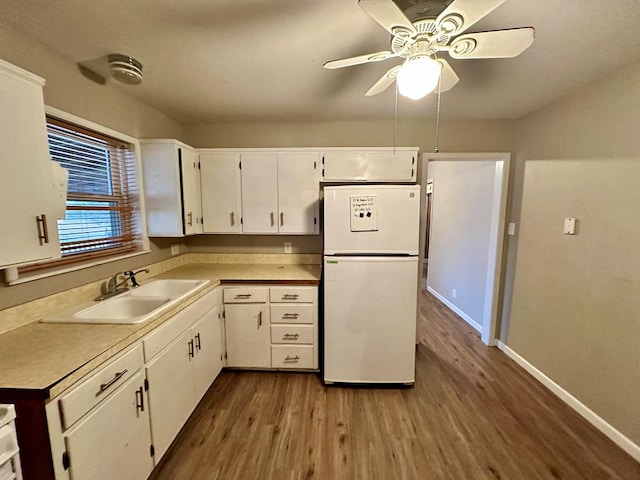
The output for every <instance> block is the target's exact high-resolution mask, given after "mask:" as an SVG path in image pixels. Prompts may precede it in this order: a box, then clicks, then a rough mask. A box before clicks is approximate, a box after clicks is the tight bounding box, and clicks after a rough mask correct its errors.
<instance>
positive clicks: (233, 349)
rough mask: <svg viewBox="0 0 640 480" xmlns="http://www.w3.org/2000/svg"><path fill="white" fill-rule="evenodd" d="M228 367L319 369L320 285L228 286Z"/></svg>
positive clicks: (226, 328)
mask: <svg viewBox="0 0 640 480" xmlns="http://www.w3.org/2000/svg"><path fill="white" fill-rule="evenodd" d="M223 296H224V319H225V320H224V322H225V332H226V346H227V366H229V367H235V368H273V369H283V370H296V369H300V370H317V369H318V288H317V287H315V286H295V287H292V286H278V287H266V286H247V287H238V286H234V287H226V288H225V289H224V292H223Z"/></svg>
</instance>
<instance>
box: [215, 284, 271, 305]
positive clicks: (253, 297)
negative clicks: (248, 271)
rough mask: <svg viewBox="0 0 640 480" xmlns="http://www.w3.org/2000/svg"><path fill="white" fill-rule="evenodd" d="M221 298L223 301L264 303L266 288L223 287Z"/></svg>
mask: <svg viewBox="0 0 640 480" xmlns="http://www.w3.org/2000/svg"><path fill="white" fill-rule="evenodd" d="M223 298H224V303H265V302H266V301H267V288H260V287H247V288H242V287H234V288H225V289H224V297H223Z"/></svg>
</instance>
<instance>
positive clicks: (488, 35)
mask: <svg viewBox="0 0 640 480" xmlns="http://www.w3.org/2000/svg"><path fill="white" fill-rule="evenodd" d="M534 38H535V30H534V29H533V28H532V27H525V28H514V29H511V30H495V31H493V32H480V33H469V34H467V35H461V36H459V37H458V38H456V39H455V40H454V41H453V42H451V46H450V49H449V55H451V57H452V58H511V57H516V56H518V55H520V54H521V53H522V52H524V51H525V50H526V49H527V48H529V46H531V44H532V43H533V40H534Z"/></svg>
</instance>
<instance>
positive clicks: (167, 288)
mask: <svg viewBox="0 0 640 480" xmlns="http://www.w3.org/2000/svg"><path fill="white" fill-rule="evenodd" d="M208 284H209V280H178V279H164V280H154V281H151V282H149V283H146V284H144V285H141V286H140V287H138V288H135V289H133V290H129V291H127V292H126V293H121V294H119V295H117V296H115V297H112V298H110V299H108V300H103V301H100V302H92V303H89V304H83V305H78V306H77V307H75V308H73V309H71V310H68V311H66V312H63V313H60V314H58V315H54V316H52V317H48V318H45V319H43V320H42V321H43V322H52V323H111V324H125V325H135V324H138V323H143V322H146V321H148V320H149V319H151V318H152V317H154V316H156V315H158V314H161V313H163V312H165V311H167V310H169V309H170V308H172V307H173V306H174V305H176V304H178V303H179V302H180V301H181V300H183V299H184V298H186V297H188V296H189V295H191V294H193V293H195V292H197V291H198V290H201V289H203V288H204V287H206V286H207V285H208Z"/></svg>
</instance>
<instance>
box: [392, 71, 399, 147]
mask: <svg viewBox="0 0 640 480" xmlns="http://www.w3.org/2000/svg"><path fill="white" fill-rule="evenodd" d="M397 127H398V82H396V104H395V109H394V112H393V156H394V157H395V155H396V138H397V137H396V135H397V133H396V132H397Z"/></svg>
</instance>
